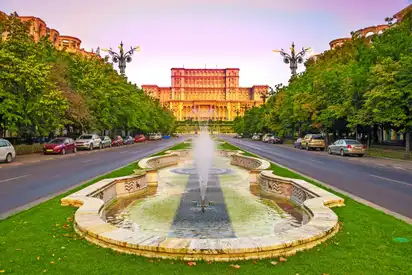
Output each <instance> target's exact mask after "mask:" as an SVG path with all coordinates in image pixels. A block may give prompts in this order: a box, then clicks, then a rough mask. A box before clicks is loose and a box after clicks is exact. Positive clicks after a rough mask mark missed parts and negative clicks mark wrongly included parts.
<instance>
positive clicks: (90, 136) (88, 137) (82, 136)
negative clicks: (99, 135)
mask: <svg viewBox="0 0 412 275" xmlns="http://www.w3.org/2000/svg"><path fill="white" fill-rule="evenodd" d="M92 138H93V136H92V135H81V136H80V137H79V139H92Z"/></svg>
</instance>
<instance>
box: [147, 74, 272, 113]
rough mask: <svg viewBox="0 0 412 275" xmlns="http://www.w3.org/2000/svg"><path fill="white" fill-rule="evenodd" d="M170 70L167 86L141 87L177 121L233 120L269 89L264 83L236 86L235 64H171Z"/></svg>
mask: <svg viewBox="0 0 412 275" xmlns="http://www.w3.org/2000/svg"><path fill="white" fill-rule="evenodd" d="M171 71H172V76H171V79H172V83H171V87H158V86H157V85H142V88H143V90H144V91H145V93H146V94H148V95H150V96H152V97H154V98H157V99H159V101H160V103H161V104H162V105H163V106H164V107H166V108H168V109H170V110H171V111H172V112H173V114H174V115H175V117H176V119H177V120H180V121H184V120H209V119H211V120H226V121H230V120H233V119H235V117H236V116H238V115H239V116H242V115H243V114H244V112H245V111H246V110H247V109H248V108H252V107H253V106H260V105H262V104H263V103H264V97H265V96H266V95H267V93H268V89H269V86H267V85H254V86H252V87H250V88H243V87H239V69H236V68H235V69H234V68H227V69H184V68H172V69H171ZM262 95H263V97H262Z"/></svg>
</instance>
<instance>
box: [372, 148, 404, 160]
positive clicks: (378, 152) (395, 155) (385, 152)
mask: <svg viewBox="0 0 412 275" xmlns="http://www.w3.org/2000/svg"><path fill="white" fill-rule="evenodd" d="M367 155H368V156H371V157H377V158H392V159H406V160H412V153H409V154H406V153H405V150H404V149H403V150H402V149H385V148H376V147H372V148H368V149H367Z"/></svg>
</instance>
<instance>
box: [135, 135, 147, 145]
mask: <svg viewBox="0 0 412 275" xmlns="http://www.w3.org/2000/svg"><path fill="white" fill-rule="evenodd" d="M144 141H146V137H145V136H144V135H136V136H135V137H134V142H135V143H136V142H144Z"/></svg>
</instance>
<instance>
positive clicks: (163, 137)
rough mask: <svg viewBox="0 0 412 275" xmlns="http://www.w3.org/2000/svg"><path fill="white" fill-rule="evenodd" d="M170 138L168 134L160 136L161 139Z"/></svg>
mask: <svg viewBox="0 0 412 275" xmlns="http://www.w3.org/2000/svg"><path fill="white" fill-rule="evenodd" d="M169 138H170V135H164V136H162V139H169Z"/></svg>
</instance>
